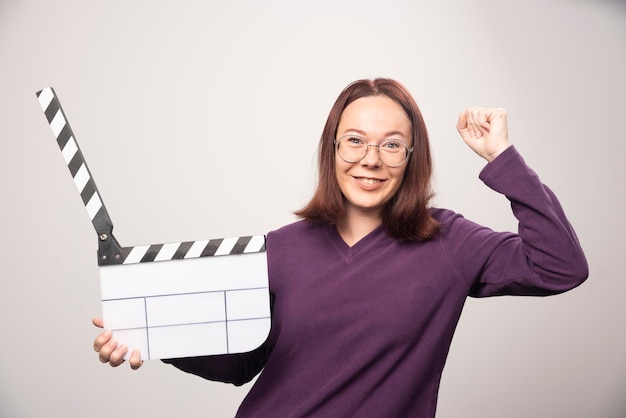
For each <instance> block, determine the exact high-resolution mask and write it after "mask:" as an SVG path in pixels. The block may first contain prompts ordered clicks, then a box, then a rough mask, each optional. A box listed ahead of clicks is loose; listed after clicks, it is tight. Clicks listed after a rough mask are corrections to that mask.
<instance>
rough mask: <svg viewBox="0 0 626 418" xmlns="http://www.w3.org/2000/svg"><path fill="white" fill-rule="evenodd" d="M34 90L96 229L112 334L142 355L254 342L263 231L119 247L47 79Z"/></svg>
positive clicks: (261, 295)
mask: <svg viewBox="0 0 626 418" xmlns="http://www.w3.org/2000/svg"><path fill="white" fill-rule="evenodd" d="M37 98H38V99H39V103H40V105H41V107H42V109H43V111H44V113H45V115H46V119H47V120H48V123H49V124H50V128H51V129H52V132H53V134H54V137H55V138H56V140H57V143H58V145H59V148H60V149H61V153H62V155H63V158H64V159H65V162H66V164H67V166H68V168H69V170H70V173H71V175H72V178H73V179H74V183H75V185H76V187H77V189H78V192H79V194H80V197H81V199H82V201H83V204H84V205H85V208H86V210H87V214H88V215H89V218H90V220H91V222H92V224H93V226H94V228H95V230H96V233H97V236H98V266H99V271H100V285H101V293H102V311H103V318H104V322H105V326H106V327H107V328H109V329H111V330H113V332H114V334H115V337H116V338H117V339H118V341H120V342H121V343H123V344H126V345H128V347H129V348H130V350H129V353H130V352H131V351H132V350H133V349H135V348H137V349H139V350H140V351H141V353H142V358H143V359H151V358H172V357H189V356H198V355H209V354H227V353H238V352H245V351H250V350H252V349H254V348H256V347H258V346H259V345H261V344H262V343H263V341H264V340H265V338H266V337H267V335H268V333H269V328H270V306H269V286H268V276H267V258H266V255H265V236H263V235H254V236H245V237H234V238H220V239H210V240H198V241H186V242H178V243H168V244H155V245H141V246H134V247H122V246H121V245H120V244H119V243H118V241H117V239H116V238H115V237H114V236H113V223H112V222H111V218H110V217H109V214H108V212H107V210H106V207H105V206H104V204H103V201H102V198H101V196H100V193H99V191H98V188H97V187H96V184H95V182H94V180H93V177H92V175H91V172H90V171H89V168H88V167H87V163H86V162H85V158H84V157H83V154H82V152H81V150H80V147H79V146H78V143H77V142H76V138H75V137H74V134H73V133H72V129H71V128H70V126H69V124H68V122H67V118H66V116H65V113H64V112H63V109H62V108H61V104H60V102H59V100H58V98H57V96H56V93H55V92H54V90H53V89H52V88H51V87H46V88H44V89H42V90H41V91H39V92H37ZM220 256H228V257H220Z"/></svg>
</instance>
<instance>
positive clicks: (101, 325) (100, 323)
mask: <svg viewBox="0 0 626 418" xmlns="http://www.w3.org/2000/svg"><path fill="white" fill-rule="evenodd" d="M91 323H92V324H94V325H95V326H97V327H98V328H104V322H103V321H102V318H93V319H92V320H91Z"/></svg>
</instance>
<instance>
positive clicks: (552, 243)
mask: <svg viewBox="0 0 626 418" xmlns="http://www.w3.org/2000/svg"><path fill="white" fill-rule="evenodd" d="M480 178H481V180H482V181H483V182H484V183H485V184H486V185H487V186H489V187H490V188H491V189H493V190H495V191H497V192H499V193H502V194H504V195H505V196H506V197H507V199H508V200H509V201H510V202H511V208H512V210H513V214H514V215H515V217H516V218H517V220H518V221H519V226H518V233H517V234H514V233H508V232H500V233H498V232H494V231H492V230H490V229H489V228H485V227H482V226H480V225H477V224H475V223H472V222H471V221H467V220H465V219H464V218H463V217H461V216H460V215H452V216H451V217H450V219H449V220H448V221H447V225H446V227H445V229H446V231H447V238H448V239H447V240H446V242H447V244H446V245H447V246H448V247H449V248H448V252H449V254H450V258H451V262H452V263H454V265H455V267H456V270H457V272H458V273H459V274H460V275H461V276H463V277H464V278H465V279H466V280H468V281H469V285H470V292H469V294H470V295H471V296H475V297H485V296H496V295H532V296H544V295H550V294H556V293H561V292H565V291H567V290H570V289H572V288H574V287H576V286H578V285H580V284H581V283H582V282H583V281H584V280H585V279H586V278H587V275H588V266H587V260H586V258H585V255H584V253H583V250H582V248H581V246H580V243H579V242H578V238H577V237H576V233H575V232H574V229H573V228H572V226H571V225H570V223H569V222H568V220H567V218H566V216H565V213H564V211H563V209H562V207H561V205H560V203H559V201H558V200H557V198H556V196H555V195H554V193H553V192H552V191H551V190H550V189H549V188H548V187H547V186H545V185H543V184H542V183H541V182H540V180H539V177H538V176H537V174H536V173H535V172H534V171H533V170H532V169H530V168H529V167H528V166H527V165H526V163H525V162H524V160H523V158H522V156H521V155H520V154H519V153H518V151H517V150H516V149H515V147H513V146H511V147H509V148H508V149H507V150H505V151H504V152H503V153H502V154H500V155H499V156H498V158H496V159H495V160H494V161H492V162H491V163H490V164H488V165H487V166H486V167H485V168H484V169H483V171H482V172H481V173H480Z"/></svg>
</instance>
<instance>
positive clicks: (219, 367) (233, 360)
mask: <svg viewBox="0 0 626 418" xmlns="http://www.w3.org/2000/svg"><path fill="white" fill-rule="evenodd" d="M268 351H269V348H268V343H267V341H266V342H265V343H264V344H262V345H261V346H260V347H259V348H257V349H256V350H254V351H251V352H249V353H239V354H225V355H219V356H202V357H187V358H176V359H163V360H162V361H163V362H164V363H167V364H171V365H173V366H174V367H176V368H178V369H180V370H182V371H184V372H187V373H191V374H194V375H196V376H200V377H202V378H204V379H208V380H214V381H218V382H224V383H232V384H233V385H235V386H241V385H243V384H245V383H248V382H249V381H251V380H252V379H253V378H254V376H256V375H257V374H258V373H259V372H260V371H261V369H263V367H264V366H265V362H266V361H267V356H268Z"/></svg>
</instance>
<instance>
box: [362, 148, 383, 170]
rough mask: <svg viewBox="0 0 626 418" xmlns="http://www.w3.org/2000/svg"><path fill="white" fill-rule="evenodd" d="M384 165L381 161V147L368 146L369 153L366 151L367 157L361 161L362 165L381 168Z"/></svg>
mask: <svg viewBox="0 0 626 418" xmlns="http://www.w3.org/2000/svg"><path fill="white" fill-rule="evenodd" d="M370 149H371V152H370ZM382 163H383V162H382V161H381V160H380V145H372V144H367V151H365V157H363V159H362V160H361V164H363V165H366V166H372V167H380V166H381V164H382Z"/></svg>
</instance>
